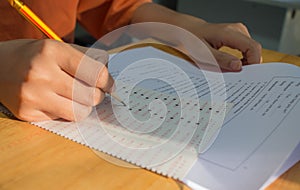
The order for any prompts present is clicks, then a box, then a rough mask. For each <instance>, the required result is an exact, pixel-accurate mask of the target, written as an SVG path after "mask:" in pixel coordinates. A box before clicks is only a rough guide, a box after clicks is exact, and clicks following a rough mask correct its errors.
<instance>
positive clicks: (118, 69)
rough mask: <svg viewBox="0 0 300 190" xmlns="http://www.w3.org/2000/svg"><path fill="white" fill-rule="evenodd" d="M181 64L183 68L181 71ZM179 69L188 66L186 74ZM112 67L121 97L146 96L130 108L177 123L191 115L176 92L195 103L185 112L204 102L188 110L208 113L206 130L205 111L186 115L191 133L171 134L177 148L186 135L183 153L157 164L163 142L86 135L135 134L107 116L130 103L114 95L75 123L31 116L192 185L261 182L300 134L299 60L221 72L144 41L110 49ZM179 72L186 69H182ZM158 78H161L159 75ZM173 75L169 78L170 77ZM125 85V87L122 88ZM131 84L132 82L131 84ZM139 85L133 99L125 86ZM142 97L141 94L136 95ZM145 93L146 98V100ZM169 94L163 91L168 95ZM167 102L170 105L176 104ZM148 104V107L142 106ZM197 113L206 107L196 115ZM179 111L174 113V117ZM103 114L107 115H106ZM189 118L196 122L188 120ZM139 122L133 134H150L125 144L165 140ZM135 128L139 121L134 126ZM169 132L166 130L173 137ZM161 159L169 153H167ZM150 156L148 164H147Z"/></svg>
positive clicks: (251, 184) (47, 126)
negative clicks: (127, 47) (99, 125)
mask: <svg viewBox="0 0 300 190" xmlns="http://www.w3.org/2000/svg"><path fill="white" fill-rule="evenodd" d="M140 60H143V61H140ZM151 63H153V64H151ZM155 63H157V64H155ZM170 63H171V64H173V65H174V64H175V65H176V67H175V66H173V67H172V69H173V70H172V69H169V70H170V71H172V72H174V73H175V74H173V75H172V72H169V73H168V72H166V71H167V70H168V69H166V68H167V67H164V66H165V65H168V64H170ZM130 64H134V67H130ZM143 64H144V65H143ZM139 66H140V67H139ZM145 66H146V67H147V69H146V71H145V70H144V72H143V73H139V72H138V70H139V69H142V68H145ZM174 69H175V70H174ZM176 69H177V70H178V73H176V72H177V70H176ZM124 70H127V72H126V73H127V75H126V74H125V75H123V74H122V73H123V71H124ZM180 70H181V71H184V72H183V73H184V74H182V72H181V71H180ZM109 71H110V73H111V74H112V75H113V76H114V78H115V80H116V83H117V90H119V91H118V93H120V94H119V95H120V97H121V99H122V100H125V102H126V103H128V104H129V105H131V104H130V101H132V102H131V103H133V102H135V101H136V102H135V103H137V104H139V103H141V101H142V103H143V104H142V105H143V106H144V107H140V108H138V109H141V110H140V111H139V110H138V109H136V108H131V107H128V108H126V109H127V110H126V111H128V109H135V110H133V111H135V113H136V114H139V112H141V114H142V115H143V114H144V116H145V118H140V119H142V121H144V122H146V121H147V118H148V119H149V118H152V119H153V118H155V113H157V114H158V113H159V114H162V115H163V116H162V118H161V117H159V116H157V120H154V121H155V122H152V123H148V124H152V125H151V127H150V128H151V129H153V127H155V126H156V125H161V123H160V119H162V120H165V119H168V120H167V121H168V122H169V124H170V123H173V124H174V126H177V125H178V122H179V123H180V121H181V120H184V119H187V118H186V117H185V116H188V115H185V116H182V115H180V113H179V112H177V111H176V110H175V109H173V107H176V104H177V103H176V101H177V99H176V98H180V100H182V101H181V104H182V103H184V104H185V105H186V103H187V102H189V104H190V105H194V106H191V107H190V108H189V107H188V106H187V107H182V108H183V110H181V111H183V112H184V111H187V110H189V109H192V110H193V109H195V110H198V111H200V109H205V110H206V111H204V112H195V110H193V111H192V112H186V113H198V114H195V115H194V116H195V117H200V118H201V117H203V118H204V120H203V121H205V122H202V124H201V126H202V127H203V128H204V133H202V135H201V137H200V136H199V135H200V134H201V132H200V131H201V128H198V129H197V128H195V124H196V125H198V124H197V123H199V121H200V120H201V119H200V120H199V118H198V119H195V118H193V117H192V118H189V119H187V120H185V122H186V125H183V126H185V127H186V131H185V132H187V133H186V136H184V135H183V136H181V135H178V136H177V137H182V138H178V139H177V140H175V141H168V142H170V143H169V144H170V145H171V147H173V148H174V147H176V146H179V147H180V146H182V144H181V145H180V144H177V143H178V140H179V141H183V142H184V143H186V142H188V144H184V145H186V148H183V149H180V151H179V152H178V154H176V156H174V155H173V156H171V158H172V159H170V160H167V161H168V162H164V163H163V164H164V165H163V164H162V165H157V163H158V162H156V163H155V164H156V165H155V164H154V166H153V165H151V164H153V163H151V162H150V161H153V160H154V161H157V160H156V159H159V158H161V157H164V156H166V157H167V156H168V154H167V153H168V151H169V150H165V151H166V154H164V153H163V152H164V150H163V149H157V150H159V151H156V152H151V151H149V153H147V154H150V153H151V155H147V156H145V157H144V156H143V155H146V154H145V153H146V152H143V154H142V151H140V153H137V154H135V153H134V151H133V152H131V153H128V152H127V153H125V152H122V151H123V150H122V149H121V148H119V147H117V146H116V144H114V143H113V141H111V139H109V140H107V138H103V139H102V140H101V138H88V140H86V137H87V136H89V137H91V136H93V135H94V136H95V135H98V137H107V136H111V137H113V138H112V139H119V140H120V141H123V142H125V141H126V138H127V137H128V136H130V133H128V131H127V132H120V130H117V128H116V125H115V123H114V122H115V120H112V118H111V117H110V116H111V114H112V113H110V114H108V115H109V117H106V116H105V114H104V113H105V112H106V113H107V110H109V109H110V111H111V110H114V109H116V110H118V109H120V110H122V109H125V108H122V107H120V105H119V106H118V103H117V102H115V101H114V100H113V101H112V103H111V102H110V99H106V100H104V102H103V103H102V104H101V105H100V106H99V107H97V109H96V110H98V111H100V112H97V113H98V115H93V114H92V115H91V116H90V117H89V118H90V119H89V120H86V121H85V123H79V124H78V123H77V124H72V123H68V122H63V121H50V122H38V123H34V124H36V125H38V126H41V127H43V128H45V129H47V130H50V131H52V132H54V133H57V134H60V135H62V136H64V137H66V138H69V139H71V140H74V141H77V142H79V143H82V144H85V145H87V146H90V147H92V148H94V149H96V150H100V151H103V152H106V153H108V154H111V155H114V156H116V157H118V158H121V159H124V160H127V161H129V162H131V163H134V164H136V165H138V166H142V167H145V168H147V169H150V170H152V171H155V172H157V173H160V174H163V175H166V176H170V177H174V178H177V179H179V180H182V181H184V182H185V183H186V184H188V185H190V186H192V187H193V188H207V189H258V188H260V187H261V186H262V185H263V184H264V183H265V182H266V181H267V180H268V178H269V177H271V176H272V174H273V173H274V172H276V171H277V170H278V169H279V166H280V165H281V164H283V162H284V161H285V160H286V159H287V158H288V156H289V155H290V154H291V153H292V151H293V150H294V148H295V147H296V146H297V145H298V144H299V142H300V138H299V134H300V127H299V123H300V117H299V114H298V113H300V106H299V98H300V69H299V68H298V67H296V66H293V65H289V64H282V63H272V64H271V63H270V64H261V65H250V66H245V67H243V69H242V71H241V72H237V73H223V74H220V73H213V72H210V71H200V70H198V69H197V68H196V67H195V66H193V65H191V64H190V63H188V62H187V61H185V60H182V59H180V58H177V57H175V56H172V55H169V54H167V53H164V52H162V51H160V50H157V49H154V48H151V47H146V48H139V49H134V50H128V51H125V52H122V53H120V54H117V55H115V56H114V57H113V56H112V57H111V58H110V63H109ZM179 71H180V72H179ZM128 73H129V74H128ZM147 73H148V74H149V73H152V75H150V74H149V75H147ZM181 75H182V77H179V76H181ZM185 77H187V78H185ZM161 78H162V79H163V80H158V79H161ZM141 79H147V80H144V81H143V80H141ZM141 81H143V82H141ZM170 81H171V84H172V85H170V84H169V83H168V82H170ZM118 86H119V87H120V88H119V87H118ZM131 86H137V88H131ZM123 87H125V88H124V89H123ZM126 88H129V89H130V90H129V91H127V90H126ZM128 92H130V93H128ZM134 92H137V94H138V95H139V97H135V98H134V97H133V99H130V96H129V95H128V94H131V93H133V94H134ZM146 93H147V95H146ZM145 95H146V96H145ZM131 97H132V96H131ZM141 97H144V99H143V100H141V99H139V98H141ZM146 97H148V98H149V100H148V99H147V101H145V99H146ZM150 97H151V98H150ZM153 97H154V99H153ZM155 97H160V98H159V99H160V100H162V101H157V102H155V101H156V99H155ZM164 98H166V100H165V101H164ZM150 99H151V101H152V103H153V102H154V104H153V105H155V106H154V107H153V105H152V107H151V101H150ZM170 99H171V100H172V99H174V101H169V100H170ZM168 101H169V102H168ZM159 104H162V105H161V106H162V107H159ZM139 105H140V104H139ZM145 105H146V106H145ZM164 105H165V107H164ZM157 106H158V107H157ZM170 106H171V107H172V109H171V110H170ZM195 106H196V107H195ZM145 110H147V113H146V112H142V111H145ZM168 110H169V111H171V113H170V114H167V113H168V112H167V111H168ZM130 111H132V110H130ZM152 111H154V112H152ZM201 111H203V110H201ZM148 112H149V113H151V114H149V113H148ZM94 113H95V112H94ZM99 113H101V114H99ZM117 113H118V112H117ZM119 113H120V114H119V116H116V117H120V118H121V119H122V118H123V119H124V118H127V119H128V117H122V116H124V114H125V110H123V111H121V112H119ZM121 113H122V114H121ZM128 113H131V112H128ZM199 113H202V115H201V114H200V116H199ZM211 113H214V114H211ZM133 114H134V113H133ZM164 114H165V115H164ZM178 114H179V115H178ZM99 115H101V117H102V118H101V117H100V121H99V120H98V119H99ZM125 115H126V114H125ZM95 118H98V119H97V120H96V119H95ZM174 118H176V122H175V123H174V121H175V120H174ZM180 118H183V119H180ZM103 119H107V120H106V121H103ZM193 119H195V121H194V120H193ZM117 120H118V119H117ZM108 121H109V122H108ZM188 121H190V123H193V125H191V124H188ZM197 121H198V122H197ZM96 122H98V123H101V122H102V124H103V125H102V126H104V128H101V130H102V129H104V133H102V132H103V130H102V132H101V130H99V128H98V129H96V130H88V129H89V128H93V127H94V124H95V123H96ZM123 122H124V121H123ZM126 122H129V123H130V122H131V123H132V122H134V121H129V120H126ZM200 123H201V122H200ZM208 123H210V124H212V123H214V124H213V125H212V126H215V127H211V128H210V129H211V130H212V131H209V130H207V128H208V127H206V126H208ZM222 125H223V126H222ZM133 126H135V125H133ZM139 126H140V127H141V128H142V126H145V128H144V129H143V130H144V131H140V132H141V134H140V135H136V136H134V139H137V138H140V137H143V138H142V139H144V140H145V141H134V142H133V141H130V140H129V141H127V143H125V144H126V145H128V143H129V144H130V146H132V147H134V148H140V149H143V148H145V147H144V146H145V144H146V145H147V146H149V143H150V144H151V143H154V145H155V143H158V144H160V143H161V142H164V139H165V137H166V136H165V135H166V134H167V133H165V135H163V136H162V137H163V138H158V137H160V136H159V135H157V134H155V135H150V136H147V135H145V134H144V133H145V132H146V131H147V129H149V128H147V125H139ZM166 126H168V125H166ZM171 126H172V125H171ZM221 126H222V128H221ZM76 127H77V128H78V130H77V128H76ZM83 128H84V129H83ZM131 129H132V128H131ZM138 129H139V128H135V127H134V130H138ZM168 129H169V130H171V129H170V128H168V127H165V128H162V129H161V130H162V131H161V132H166V131H164V130H168ZM197 130H200V131H197ZM107 131H109V132H107ZM99 132H101V134H99ZM169 132H170V131H169ZM171 132H172V131H171ZM219 132H220V133H219ZM218 133H219V135H218ZM107 134H109V135H107ZM118 134H121V136H118ZM175 134H176V133H175ZM179 134H180V133H179ZM191 134H192V136H191ZM168 135H170V134H168ZM168 135H167V137H170V136H168ZM82 137H83V138H82ZM199 137H200V140H199ZM89 139H92V140H89ZM122 139H123V140H122ZM168 139H169V138H168ZM186 139H187V140H188V141H186ZM120 141H116V142H120ZM137 142H139V143H142V144H143V146H140V147H139V146H137V145H141V144H139V143H137ZM176 142H177V143H176ZM212 142H213V144H212ZM147 143H148V144H147ZM201 143H202V145H201ZM121 144H122V143H121ZM211 144H212V146H211ZM152 145H153V144H151V146H152ZM156 145H157V144H156ZM195 145H197V146H198V145H200V147H197V148H195ZM116 147H117V148H116ZM154 147H155V146H154ZM191 147H192V148H191ZM124 151H125V148H124ZM137 152H139V151H137ZM199 153H201V154H199ZM143 159H145V160H143ZM162 160H164V161H166V159H165V158H163V159H162ZM159 161H161V160H159ZM149 162H150V165H148V164H149ZM293 162H296V161H295V160H294V161H293Z"/></svg>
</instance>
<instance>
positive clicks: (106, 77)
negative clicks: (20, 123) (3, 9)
mask: <svg viewBox="0 0 300 190" xmlns="http://www.w3.org/2000/svg"><path fill="white" fill-rule="evenodd" d="M74 47H75V48H74ZM74 47H72V46H71V45H69V44H66V43H62V42H58V41H54V40H49V39H47V40H13V41H7V42H0V57H1V63H0V67H1V71H0V89H1V94H0V102H1V103H2V104H4V105H5V106H6V107H7V108H8V109H9V110H10V111H11V112H12V113H13V114H14V115H15V116H16V117H17V118H19V119H21V120H26V121H41V120H50V119H58V118H63V119H66V120H69V121H74V120H81V119H83V118H85V117H87V116H88V115H89V114H90V112H91V110H92V106H95V105H97V104H99V103H100V102H101V101H102V100H103V98H104V97H105V94H104V92H111V89H112V86H113V79H112V77H111V76H110V74H109V73H108V70H107V68H106V67H105V64H106V62H107V58H108V54H107V53H106V52H105V51H102V50H95V49H94V50H92V51H93V53H96V54H97V56H98V58H99V59H100V60H101V61H96V60H94V59H92V58H89V57H85V58H84V59H83V60H84V61H82V58H83V57H84V53H82V52H81V51H82V50H83V49H84V48H83V47H80V48H79V47H78V48H77V47H76V46H74ZM77 49H80V51H79V50H77ZM86 50H87V49H86ZM75 76H76V77H75ZM74 86H75V87H76V93H75V94H73V93H74V92H75V91H74V90H73V89H74ZM74 107H76V111H77V112H78V113H76V115H75V113H73V108H74ZM77 108H78V109H77Z"/></svg>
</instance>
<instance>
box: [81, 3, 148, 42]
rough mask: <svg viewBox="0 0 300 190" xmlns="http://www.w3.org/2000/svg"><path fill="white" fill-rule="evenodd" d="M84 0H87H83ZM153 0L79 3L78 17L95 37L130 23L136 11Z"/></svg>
mask: <svg viewBox="0 0 300 190" xmlns="http://www.w3.org/2000/svg"><path fill="white" fill-rule="evenodd" d="M82 1H83V2H84V1H85V2H86V0H82ZM150 2H151V0H108V1H105V2H103V3H102V4H100V5H97V6H95V7H93V6H91V7H89V6H88V5H86V4H82V6H81V5H80V4H79V6H78V15H77V19H78V21H79V23H80V24H81V25H82V26H83V27H84V28H85V29H86V30H87V31H88V32H89V33H90V34H91V35H92V36H94V37H95V38H97V39H98V38H100V37H101V36H103V35H105V34H106V33H108V32H110V31H113V30H115V29H117V28H120V27H122V26H125V25H127V24H129V23H130V20H131V18H132V15H133V13H134V11H135V10H136V9H137V8H138V7H139V6H140V5H142V4H144V3H150Z"/></svg>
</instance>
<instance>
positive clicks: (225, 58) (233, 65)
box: [211, 48, 242, 71]
mask: <svg viewBox="0 0 300 190" xmlns="http://www.w3.org/2000/svg"><path fill="white" fill-rule="evenodd" d="M211 52H212V54H213V55H214V57H215V58H216V60H217V62H218V64H219V66H220V67H221V68H222V69H226V70H229V71H240V70H241V69H242V62H241V60H239V59H238V58H237V57H235V56H233V55H230V54H228V53H225V52H222V51H219V50H216V49H214V48H212V49H211Z"/></svg>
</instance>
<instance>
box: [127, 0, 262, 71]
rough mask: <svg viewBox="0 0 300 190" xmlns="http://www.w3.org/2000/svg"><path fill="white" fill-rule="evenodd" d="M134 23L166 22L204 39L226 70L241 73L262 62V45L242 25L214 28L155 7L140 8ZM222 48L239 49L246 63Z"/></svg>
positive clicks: (226, 25)
mask: <svg viewBox="0 0 300 190" xmlns="http://www.w3.org/2000/svg"><path fill="white" fill-rule="evenodd" d="M131 22H132V23H138V22H163V23H168V24H173V25H176V26H179V27H181V28H184V29H186V30H188V31H190V32H192V33H193V34H195V35H196V36H198V37H199V38H200V39H202V40H203V41H204V42H205V43H206V44H207V45H208V47H209V48H210V50H211V52H212V54H213V55H214V56H215V58H216V60H217V61H218V63H219V65H220V67H221V68H223V69H227V70H232V71H238V70H240V69H241V66H242V64H254V63H260V62H261V45H260V44H259V43H257V42H256V41H254V40H253V39H252V38H251V37H250V34H249V32H248V30H247V28H246V27H245V26H244V25H243V24H241V23H234V24H212V23H208V22H205V21H204V20H202V19H199V18H196V17H193V16H190V15H186V14H181V13H177V12H175V11H172V10H170V9H167V8H165V7H163V6H160V5H158V4H155V3H145V4H143V5H141V6H139V7H138V8H137V9H136V11H135V12H134V14H133V17H132V19H131ZM222 46H228V47H231V48H234V49H238V50H239V51H241V53H242V54H243V59H242V60H239V59H238V58H236V57H234V56H232V55H229V54H226V53H224V52H221V51H219V50H218V49H219V48H221V47H222Z"/></svg>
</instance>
